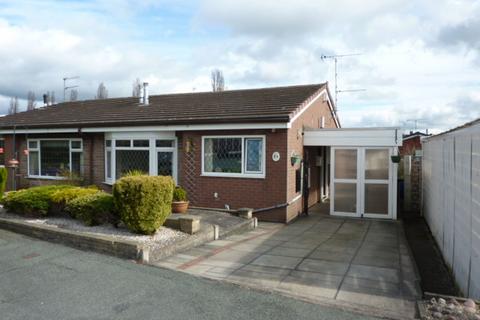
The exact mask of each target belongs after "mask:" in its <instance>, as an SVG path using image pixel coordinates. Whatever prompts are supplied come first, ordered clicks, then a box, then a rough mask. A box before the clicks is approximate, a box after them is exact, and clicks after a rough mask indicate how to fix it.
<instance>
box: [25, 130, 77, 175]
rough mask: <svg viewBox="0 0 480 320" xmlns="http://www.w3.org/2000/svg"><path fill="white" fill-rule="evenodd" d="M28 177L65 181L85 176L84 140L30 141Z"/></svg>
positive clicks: (28, 145) (28, 143)
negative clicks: (66, 175)
mask: <svg viewBox="0 0 480 320" xmlns="http://www.w3.org/2000/svg"><path fill="white" fill-rule="evenodd" d="M27 149H28V176H29V177H32V178H45V179H63V178H65V173H69V172H70V173H74V174H77V175H82V174H83V142H82V139H28V140H27Z"/></svg>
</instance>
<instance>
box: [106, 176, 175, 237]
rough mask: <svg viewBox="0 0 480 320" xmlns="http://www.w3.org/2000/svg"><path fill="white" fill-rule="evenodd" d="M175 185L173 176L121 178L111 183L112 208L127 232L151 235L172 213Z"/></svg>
mask: <svg viewBox="0 0 480 320" xmlns="http://www.w3.org/2000/svg"><path fill="white" fill-rule="evenodd" d="M174 187H175V183H174V181H173V179H172V177H163V176H147V175H141V176H128V177H123V178H121V179H120V180H118V181H117V182H116V183H115V184H114V185H113V198H114V203H115V208H116V210H117V211H118V213H119V215H120V218H121V220H122V221H123V223H125V225H126V226H127V228H128V229H129V230H130V231H132V232H136V233H142V234H153V233H155V231H157V230H158V228H160V226H162V225H163V223H164V222H165V220H166V219H167V217H168V216H169V215H170V213H171V206H172V198H173V189H174Z"/></svg>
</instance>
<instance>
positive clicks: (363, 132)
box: [303, 128, 402, 147]
mask: <svg viewBox="0 0 480 320" xmlns="http://www.w3.org/2000/svg"><path fill="white" fill-rule="evenodd" d="M303 144H304V145H305V146H343V147H347V146H348V147H396V146H401V145H402V138H401V134H400V131H399V129H397V128H356V129H318V130H306V131H305V132H304V137H303Z"/></svg>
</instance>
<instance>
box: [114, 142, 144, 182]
mask: <svg viewBox="0 0 480 320" xmlns="http://www.w3.org/2000/svg"><path fill="white" fill-rule="evenodd" d="M149 159H150V158H149V151H148V150H134V149H130V150H116V153H115V160H116V161H115V174H116V178H117V179H120V178H121V177H122V176H123V175H125V174H126V173H127V172H129V171H132V170H139V171H142V172H144V173H145V174H148V173H149V172H150V170H149V164H150V162H149V161H150V160H149Z"/></svg>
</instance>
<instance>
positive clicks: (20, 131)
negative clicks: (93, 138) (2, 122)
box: [0, 128, 80, 134]
mask: <svg viewBox="0 0 480 320" xmlns="http://www.w3.org/2000/svg"><path fill="white" fill-rule="evenodd" d="M14 132H15V133H18V134H31V133H78V132H80V129H79V128H58V129H56V128H45V129H17V130H15V131H14V130H0V134H13V133H14Z"/></svg>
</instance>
